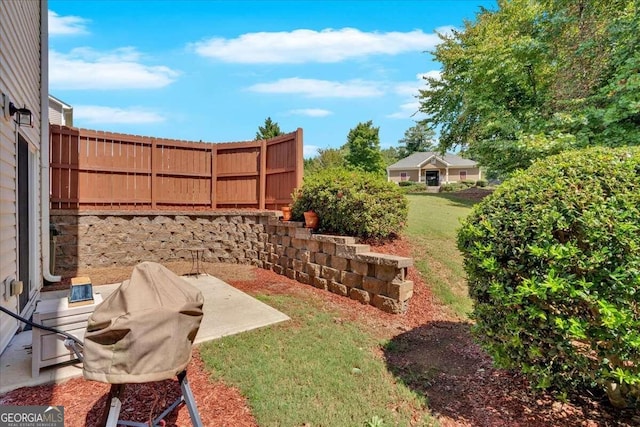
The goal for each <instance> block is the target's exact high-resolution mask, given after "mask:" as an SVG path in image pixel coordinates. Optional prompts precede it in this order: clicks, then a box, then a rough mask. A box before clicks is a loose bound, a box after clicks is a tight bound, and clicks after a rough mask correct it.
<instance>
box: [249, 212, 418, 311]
mask: <svg viewBox="0 0 640 427" xmlns="http://www.w3.org/2000/svg"><path fill="white" fill-rule="evenodd" d="M267 235H268V236H269V240H268V242H267V244H266V245H265V250H264V251H263V252H262V253H261V254H260V260H261V262H262V265H261V266H262V267H264V268H266V269H269V270H273V271H274V272H276V273H278V274H283V275H286V276H287V277H289V278H291V279H294V280H297V281H299V282H301V283H305V284H308V285H311V286H314V287H316V288H319V289H323V290H327V291H330V292H333V293H335V294H338V295H342V296H345V297H349V298H351V299H354V300H356V301H359V302H361V303H363V304H371V305H373V306H375V307H377V308H379V309H381V310H383V311H386V312H389V313H404V312H405V311H406V310H407V308H408V301H409V299H410V298H411V296H412V295H413V282H412V281H410V280H407V269H408V267H411V266H412V265H413V260H412V259H411V258H404V257H399V256H395V255H386V254H380V253H376V252H372V251H371V247H370V246H369V245H363V244H358V243H357V242H356V239H355V238H353V237H343V236H332V235H323V234H312V233H311V231H310V230H309V229H306V228H303V224H302V223H300V222H293V221H287V222H279V221H277V220H274V219H272V220H270V221H269V223H268V225H267Z"/></svg>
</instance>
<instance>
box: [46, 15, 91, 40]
mask: <svg viewBox="0 0 640 427" xmlns="http://www.w3.org/2000/svg"><path fill="white" fill-rule="evenodd" d="M48 15H49V35H51V36H58V35H75V34H86V33H87V32H88V31H87V27H86V23H87V22H89V20H88V19H85V18H81V17H79V16H60V15H58V14H57V13H55V12H54V11H52V10H50V11H49V14H48Z"/></svg>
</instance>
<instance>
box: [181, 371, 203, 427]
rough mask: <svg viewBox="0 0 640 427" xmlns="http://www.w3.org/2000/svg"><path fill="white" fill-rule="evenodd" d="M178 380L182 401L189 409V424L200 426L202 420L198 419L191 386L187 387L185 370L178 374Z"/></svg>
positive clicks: (195, 426) (194, 426) (198, 414)
mask: <svg viewBox="0 0 640 427" xmlns="http://www.w3.org/2000/svg"><path fill="white" fill-rule="evenodd" d="M178 381H179V382H180V389H181V390H182V397H183V398H184V403H185V405H187V409H188V410H189V416H190V417H191V424H192V425H193V427H202V420H201V419H200V413H199V412H198V407H197V406H196V400H195V398H194V397H193V393H192V392H191V387H189V381H188V380H187V371H182V372H180V373H179V374H178Z"/></svg>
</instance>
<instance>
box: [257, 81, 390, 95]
mask: <svg viewBox="0 0 640 427" xmlns="http://www.w3.org/2000/svg"><path fill="white" fill-rule="evenodd" d="M247 90H249V91H252V92H259V93H286V94H298V95H303V96H308V97H310V98H368V97H374V96H380V95H383V93H384V92H383V91H382V90H381V89H380V84H379V83H376V82H372V81H364V80H349V81H347V82H332V81H329V80H316V79H301V78H298V77H293V78H288V79H280V80H277V81H275V82H271V83H258V84H255V85H253V86H250V87H249V88H247Z"/></svg>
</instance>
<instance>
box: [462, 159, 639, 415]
mask: <svg viewBox="0 0 640 427" xmlns="http://www.w3.org/2000/svg"><path fill="white" fill-rule="evenodd" d="M458 247H459V249H460V251H462V253H463V256H464V258H465V261H464V265H465V270H466V272H467V277H468V282H469V292H470V295H471V298H472V299H473V300H474V311H473V317H474V318H475V320H476V327H475V333H476V335H477V337H478V338H479V340H480V341H481V343H482V345H483V346H484V348H485V349H487V351H488V352H489V353H490V354H491V355H492V356H493V358H494V360H495V362H496V363H497V364H498V365H500V366H502V367H508V368H519V369H520V370H521V371H522V372H523V373H524V374H525V375H526V376H528V377H529V379H530V380H531V381H532V384H534V385H536V386H537V387H538V388H543V389H546V388H552V389H555V390H556V391H557V392H558V393H560V394H562V393H566V392H570V391H575V390H580V389H583V390H584V389H586V388H591V387H598V388H599V389H600V390H602V391H605V392H607V394H608V396H609V399H610V401H611V403H612V404H614V405H615V406H618V407H624V406H627V405H629V406H634V405H638V402H640V309H639V307H640V148H638V147H634V148H619V149H605V148H595V149H587V150H582V151H574V152H567V153H563V154H560V155H557V156H553V157H549V158H547V159H545V160H541V161H538V162H536V163H535V164H534V165H532V166H531V167H530V168H529V169H528V170H526V171H523V172H520V173H518V174H516V175H515V176H514V177H513V178H511V179H509V180H508V181H506V182H504V183H503V184H502V185H501V186H500V187H499V188H498V189H497V190H496V192H495V193H493V195H491V196H489V197H487V198H486V199H485V200H483V202H481V203H480V204H478V205H476V206H475V208H474V210H473V212H472V214H471V215H469V217H467V219H466V221H465V222H464V224H463V227H462V229H461V230H460V232H459V234H458Z"/></svg>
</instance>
